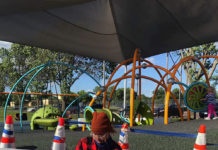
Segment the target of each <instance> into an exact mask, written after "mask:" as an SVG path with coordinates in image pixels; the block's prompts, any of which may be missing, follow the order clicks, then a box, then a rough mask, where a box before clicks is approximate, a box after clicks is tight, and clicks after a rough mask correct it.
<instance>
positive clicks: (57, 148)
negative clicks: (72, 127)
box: [51, 117, 66, 150]
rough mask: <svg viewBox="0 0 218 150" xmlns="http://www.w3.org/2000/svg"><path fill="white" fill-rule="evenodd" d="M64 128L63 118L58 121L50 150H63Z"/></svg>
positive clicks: (64, 145)
mask: <svg viewBox="0 0 218 150" xmlns="http://www.w3.org/2000/svg"><path fill="white" fill-rule="evenodd" d="M65 149H66V143H65V127H64V118H61V117H60V118H59V119H58V126H57V128H56V131H55V135H54V139H53V143H52V148H51V150H65Z"/></svg>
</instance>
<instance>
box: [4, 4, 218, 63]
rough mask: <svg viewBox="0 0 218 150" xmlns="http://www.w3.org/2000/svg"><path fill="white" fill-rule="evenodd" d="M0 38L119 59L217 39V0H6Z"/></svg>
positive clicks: (63, 50)
mask: <svg viewBox="0 0 218 150" xmlns="http://www.w3.org/2000/svg"><path fill="white" fill-rule="evenodd" d="M0 40H3V41H9V42H14V43H20V44H25V45H30V46H36V47H41V48H47V49H50V50H55V51H61V52H67V53H72V54H78V55H82V56H89V57H94V58H98V59H104V60H109V61H112V62H121V61H123V60H125V59H127V58H130V57H132V56H133V53H134V51H135V49H136V48H139V49H140V50H141V55H142V57H149V56H153V55H156V54H160V53H165V52H167V51H173V50H178V49H182V48H187V47H191V46H196V45H200V44H204V43H209V42H215V41H218V1H217V0H176V1H175V0H4V1H1V3H0Z"/></svg>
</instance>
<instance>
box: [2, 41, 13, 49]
mask: <svg viewBox="0 0 218 150" xmlns="http://www.w3.org/2000/svg"><path fill="white" fill-rule="evenodd" d="M11 44H12V43H10V42H6V41H0V47H2V48H10V47H11Z"/></svg>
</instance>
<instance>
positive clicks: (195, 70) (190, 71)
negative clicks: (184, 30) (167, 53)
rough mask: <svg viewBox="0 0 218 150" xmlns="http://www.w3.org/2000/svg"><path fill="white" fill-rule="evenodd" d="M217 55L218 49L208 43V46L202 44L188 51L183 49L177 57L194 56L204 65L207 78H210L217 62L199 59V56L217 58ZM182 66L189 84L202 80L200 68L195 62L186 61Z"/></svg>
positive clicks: (212, 59)
mask: <svg viewBox="0 0 218 150" xmlns="http://www.w3.org/2000/svg"><path fill="white" fill-rule="evenodd" d="M217 54H218V49H217V48H216V46H215V44H214V43H209V44H203V45H199V46H195V47H191V48H188V49H184V50H182V51H180V54H179V55H181V58H184V57H187V56H196V57H197V58H198V59H199V60H200V61H201V63H202V64H203V65H204V68H205V69H206V70H207V73H208V76H209V78H211V77H212V75H213V73H214V71H215V68H216V65H217V63H218V61H217V60H216V59H214V58H201V57H200V56H204V55H211V56H217ZM182 65H183V68H184V70H185V72H186V76H187V78H188V83H189V84H190V83H192V82H194V81H199V80H202V77H203V75H204V73H203V71H202V69H201V67H200V66H199V65H197V63H196V62H195V61H193V60H191V61H187V62H184V63H183V64H182Z"/></svg>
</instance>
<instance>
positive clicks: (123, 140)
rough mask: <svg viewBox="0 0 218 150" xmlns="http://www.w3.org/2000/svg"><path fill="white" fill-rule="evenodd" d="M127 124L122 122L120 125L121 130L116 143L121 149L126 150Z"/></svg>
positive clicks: (127, 146) (127, 144) (127, 145)
mask: <svg viewBox="0 0 218 150" xmlns="http://www.w3.org/2000/svg"><path fill="white" fill-rule="evenodd" d="M127 132H128V124H127V123H124V124H123V125H122V128H121V131H120V137H119V142H118V144H119V145H120V147H121V148H122V150H128V149H129V143H128V133H127Z"/></svg>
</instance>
